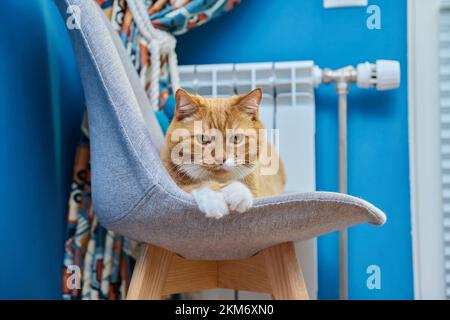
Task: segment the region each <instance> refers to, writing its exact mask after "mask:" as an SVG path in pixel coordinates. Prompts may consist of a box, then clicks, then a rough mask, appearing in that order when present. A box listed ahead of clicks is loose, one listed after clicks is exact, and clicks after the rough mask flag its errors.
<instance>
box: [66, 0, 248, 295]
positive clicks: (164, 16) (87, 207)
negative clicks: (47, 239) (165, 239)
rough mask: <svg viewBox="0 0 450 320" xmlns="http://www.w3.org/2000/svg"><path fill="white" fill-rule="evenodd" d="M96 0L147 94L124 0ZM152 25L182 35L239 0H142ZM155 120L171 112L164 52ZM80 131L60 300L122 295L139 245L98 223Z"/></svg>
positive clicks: (141, 49) (143, 51)
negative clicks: (93, 207) (124, 49)
mask: <svg viewBox="0 0 450 320" xmlns="http://www.w3.org/2000/svg"><path fill="white" fill-rule="evenodd" d="M86 1H96V2H97V4H98V5H99V6H100V7H101V8H102V10H103V11H104V13H105V14H106V15H107V17H108V18H109V19H110V21H111V23H112V25H113V28H114V29H115V30H116V32H117V33H118V34H119V36H120V38H121V39H122V41H123V44H124V46H125V48H126V49H127V52H128V54H129V56H130V59H131V61H132V63H133V65H134V66H135V68H136V71H137V73H138V75H139V77H140V79H141V82H142V85H143V86H144V88H145V90H146V92H147V93H149V92H150V86H151V82H150V75H149V63H150V54H149V50H148V43H147V41H146V40H145V38H144V37H142V36H141V34H140V32H139V30H138V28H137V26H136V24H135V23H134V21H133V17H132V15H131V12H130V10H128V7H127V2H126V0H86ZM141 1H143V2H144V4H145V5H146V7H147V8H148V14H149V18H150V21H151V22H152V24H153V25H154V26H155V27H157V28H159V29H163V30H167V31H169V32H171V33H173V34H181V33H184V32H186V31H188V30H189V29H192V28H195V27H198V26H200V25H202V24H204V23H205V22H207V21H209V20H211V19H213V18H215V17H217V16H219V15H221V14H223V13H225V12H228V11H230V10H232V9H233V8H234V6H235V5H236V4H237V3H239V0H141ZM160 67H161V72H160V78H159V88H160V94H159V110H158V111H156V112H157V117H158V120H159V122H160V124H161V126H162V128H163V130H165V129H166V128H167V126H168V124H169V121H170V119H171V118H172V115H173V109H174V98H173V93H172V88H171V84H170V74H169V68H168V61H167V57H164V56H163V57H161V66H160ZM86 123H87V122H86V119H85V120H84V121H83V130H82V137H81V140H80V143H79V145H78V148H77V153H76V158H75V164H74V171H73V182H72V187H71V194H70V198H69V204H68V215H67V231H66V243H65V257H64V263H63V293H62V295H63V298H64V299H123V298H124V297H125V295H126V292H127V289H128V285H129V281H130V278H131V273H132V270H133V267H134V264H135V259H136V257H137V255H138V253H139V244H137V243H136V242H134V241H131V240H129V239H127V238H124V237H122V236H120V235H118V234H115V233H114V232H111V231H109V230H107V229H105V228H103V227H102V226H101V225H100V224H99V223H98V221H97V219H96V216H95V213H94V212H93V209H92V200H91V183H90V182H91V180H90V179H91V175H90V167H89V134H88V129H87V124H86Z"/></svg>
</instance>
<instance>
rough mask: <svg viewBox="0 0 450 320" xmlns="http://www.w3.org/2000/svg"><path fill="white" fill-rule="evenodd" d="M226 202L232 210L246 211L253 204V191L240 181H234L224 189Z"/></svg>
mask: <svg viewBox="0 0 450 320" xmlns="http://www.w3.org/2000/svg"><path fill="white" fill-rule="evenodd" d="M222 194H223V196H224V198H225V202H226V203H227V204H228V206H229V208H230V209H231V210H234V211H237V212H240V213H242V212H245V211H247V210H248V209H250V208H251V207H252V205H253V195H252V193H251V191H250V190H249V189H248V188H247V186H245V185H244V184H242V183H240V182H233V183H231V184H229V185H228V186H226V187H225V188H223V189H222Z"/></svg>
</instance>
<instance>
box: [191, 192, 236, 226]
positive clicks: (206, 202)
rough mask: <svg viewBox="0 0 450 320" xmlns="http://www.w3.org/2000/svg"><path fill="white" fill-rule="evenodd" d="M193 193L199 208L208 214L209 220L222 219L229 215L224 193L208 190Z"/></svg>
mask: <svg viewBox="0 0 450 320" xmlns="http://www.w3.org/2000/svg"><path fill="white" fill-rule="evenodd" d="M191 193H192V195H193V196H194V199H195V201H196V202H197V205H198V208H199V209H200V211H201V212H203V213H205V214H206V217H207V218H216V219H220V218H222V217H223V216H226V215H227V214H228V213H229V210H228V206H227V203H226V202H225V198H224V196H223V194H222V193H220V192H215V191H212V190H211V189H208V188H201V189H195V190H192V192H191Z"/></svg>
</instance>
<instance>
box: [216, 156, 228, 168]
mask: <svg viewBox="0 0 450 320" xmlns="http://www.w3.org/2000/svg"><path fill="white" fill-rule="evenodd" d="M225 161H227V158H226V157H225V156H224V157H217V158H216V162H217V164H218V165H220V166H223V165H224V163H225Z"/></svg>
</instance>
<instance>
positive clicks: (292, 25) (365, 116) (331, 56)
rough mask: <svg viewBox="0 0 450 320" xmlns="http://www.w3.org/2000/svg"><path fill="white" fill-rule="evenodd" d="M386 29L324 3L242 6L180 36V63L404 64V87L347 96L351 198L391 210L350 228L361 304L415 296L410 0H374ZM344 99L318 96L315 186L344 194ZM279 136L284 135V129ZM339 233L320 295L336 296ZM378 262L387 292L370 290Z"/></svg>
mask: <svg viewBox="0 0 450 320" xmlns="http://www.w3.org/2000/svg"><path fill="white" fill-rule="evenodd" d="M369 3H370V4H376V5H378V6H379V7H380V8H381V18H382V29H381V30H369V29H367V27H366V19H367V17H368V15H367V14H366V9H365V8H347V9H337V10H336V9H335V10H326V9H323V7H322V1H321V0H320V1H319V0H302V1H298V0H285V1H270V0H260V1H256V0H243V1H242V3H241V4H240V5H239V6H238V7H236V9H235V11H233V12H231V13H229V14H228V15H226V16H223V17H220V18H219V19H217V20H216V21H213V22H210V23H209V24H208V25H207V26H204V27H201V28H199V29H197V30H192V31H191V32H189V33H187V34H185V35H183V36H181V37H180V38H179V42H178V52H179V60H180V63H181V64H201V63H227V62H256V61H283V60H305V59H312V60H314V61H315V62H316V64H318V65H320V66H322V67H331V68H333V67H342V66H345V65H348V64H353V65H355V64H357V63H360V62H363V61H366V60H368V61H374V60H376V59H395V60H400V61H401V63H402V75H403V81H402V87H401V88H400V89H399V90H396V91H391V92H375V91H368V90H364V91H363V90H358V89H357V88H353V89H352V91H351V96H350V99H349V119H348V121H349V127H348V130H349V159H348V163H349V193H350V194H352V195H356V196H360V197H362V198H364V199H367V200H368V201H371V202H373V203H374V204H375V205H377V206H378V207H380V208H381V209H383V210H385V212H386V213H387V214H388V223H387V224H386V225H385V226H384V227H382V228H374V227H371V226H366V225H364V226H358V227H354V228H351V229H350V231H349V255H350V260H349V277H350V279H349V287H350V288H349V290H350V293H349V294H350V298H353V299H378V298H380V299H383V298H384V299H391V298H399V299H400V298H402V299H409V298H413V276H412V254H411V237H410V231H411V226H410V207H409V180H408V177H409V175H408V171H409V167H408V136H407V86H406V85H407V83H406V78H407V73H406V72H407V69H406V34H407V30H406V1H404V0H403V1H400V0H397V1H392V0H378V1H375V0H371V1H369ZM336 106H337V102H336V95H335V92H334V88H333V87H324V86H322V87H321V88H320V89H319V90H317V133H316V146H317V151H316V153H317V154H316V158H317V171H316V174H317V188H318V190H332V191H335V190H337V182H338V179H337V158H336V155H337V143H336V140H337V123H336V119H337V110H336V109H337V108H336ZM281 134H283V132H282V131H281ZM337 261H338V255H337V234H331V235H328V236H325V237H322V238H320V239H319V297H320V298H324V299H327V298H328V299H329V298H337V297H338V282H337V274H338V265H337ZM373 264H374V265H378V266H380V268H381V273H382V283H381V285H382V289H381V290H368V289H367V286H366V279H367V274H366V268H367V267H368V266H369V265H373Z"/></svg>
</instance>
